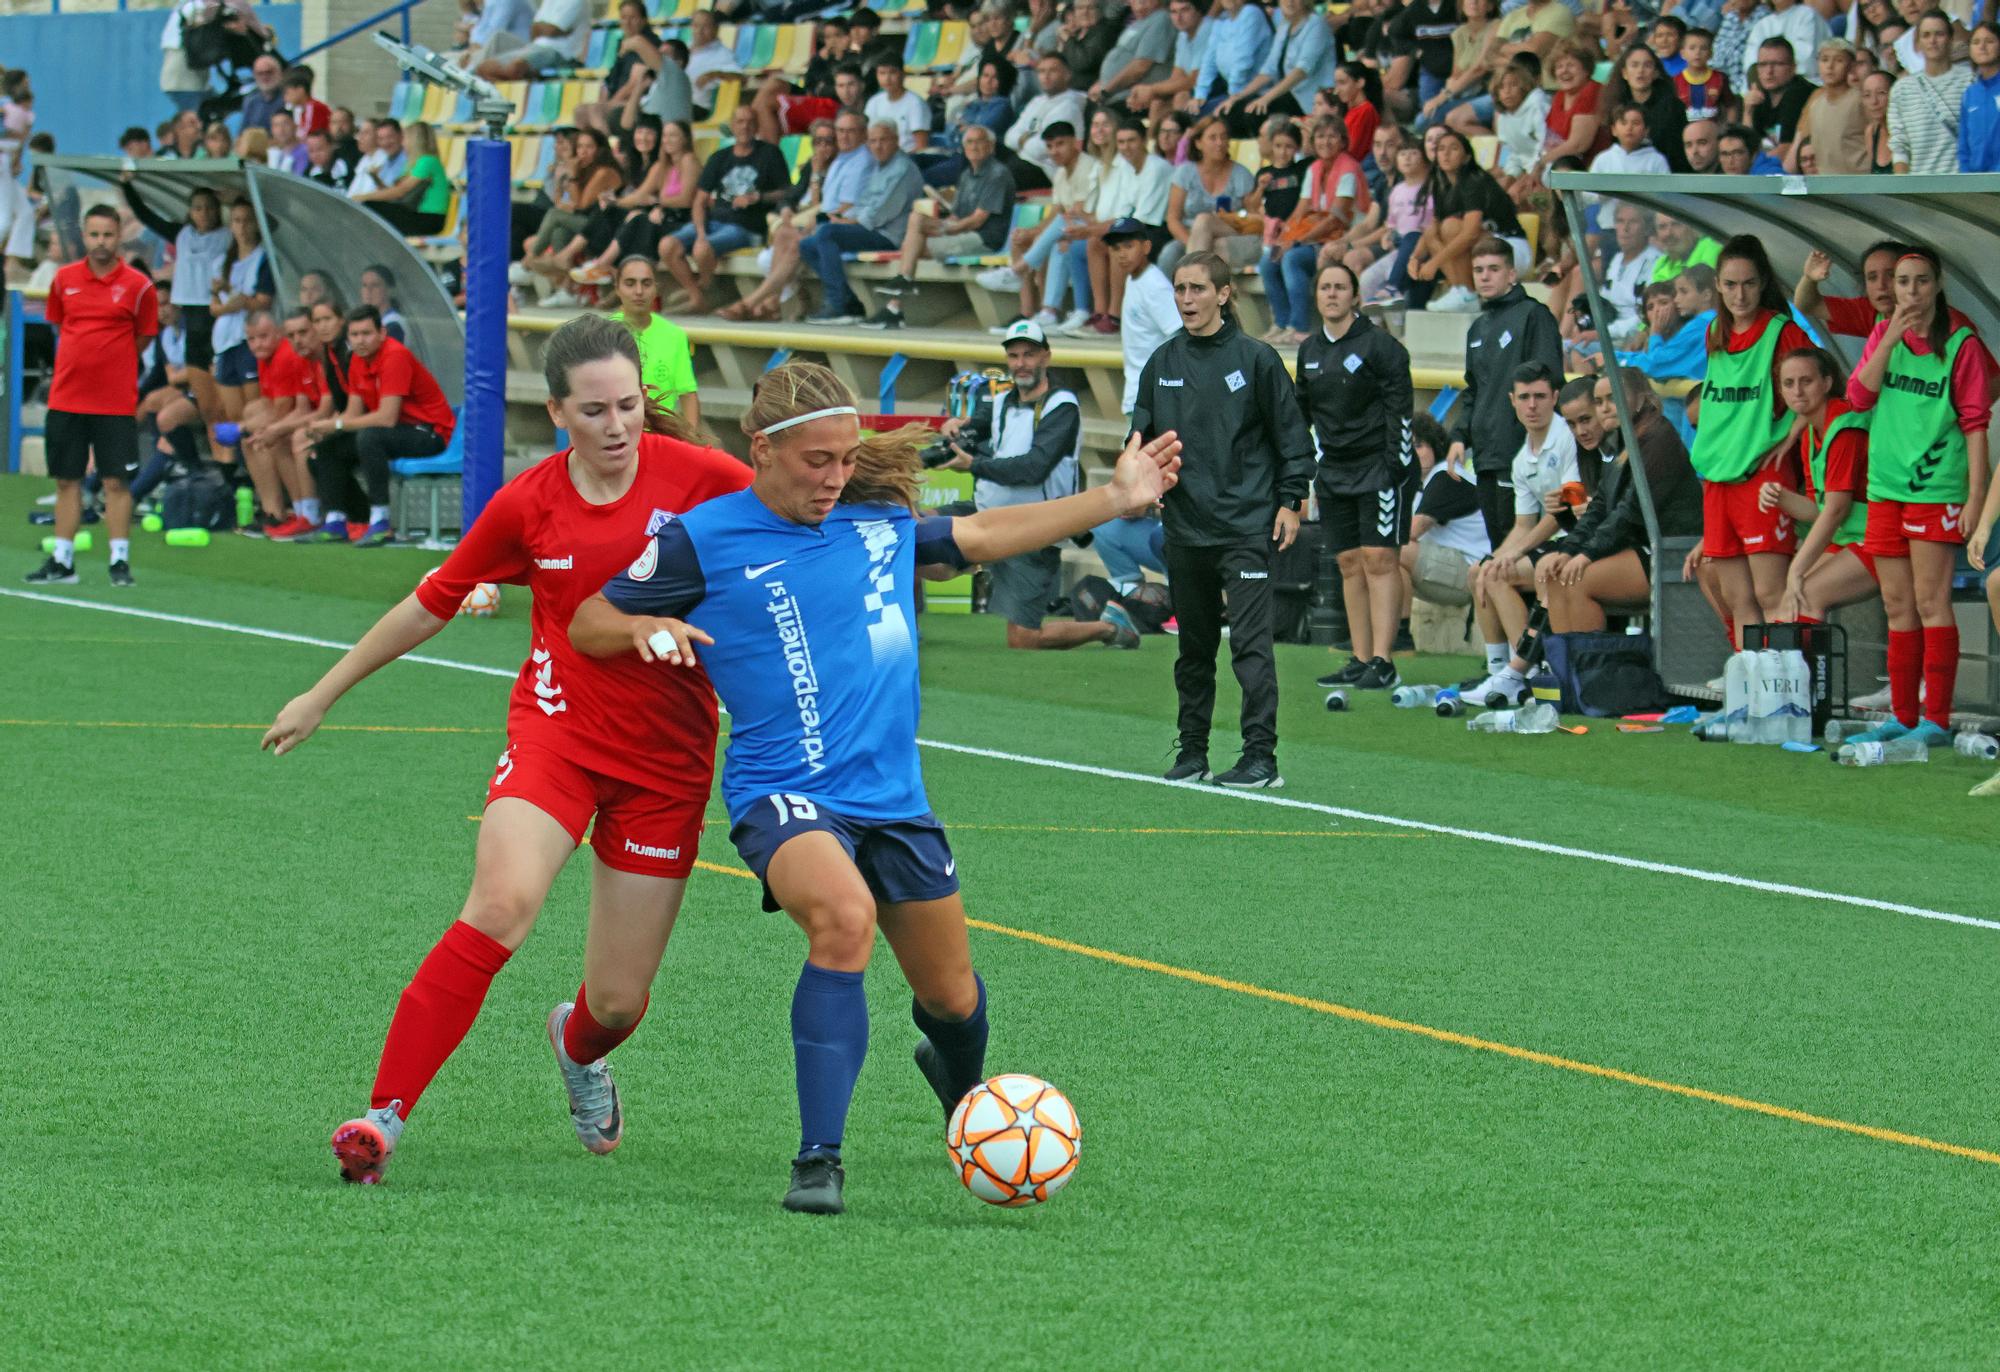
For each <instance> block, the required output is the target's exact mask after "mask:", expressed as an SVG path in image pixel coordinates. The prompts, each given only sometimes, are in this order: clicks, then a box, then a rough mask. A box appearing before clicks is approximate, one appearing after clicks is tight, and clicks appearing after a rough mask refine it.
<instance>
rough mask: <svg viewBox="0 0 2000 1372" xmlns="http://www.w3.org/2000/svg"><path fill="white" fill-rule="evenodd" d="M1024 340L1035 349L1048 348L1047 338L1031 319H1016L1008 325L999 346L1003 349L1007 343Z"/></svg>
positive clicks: (1040, 327) (1038, 325)
mask: <svg viewBox="0 0 2000 1372" xmlns="http://www.w3.org/2000/svg"><path fill="white" fill-rule="evenodd" d="M1024 338H1025V339H1026V340H1027V341H1028V342H1030V343H1033V344H1034V345H1035V346H1036V347H1040V348H1046V347H1048V346H1049V336H1048V335H1047V334H1046V333H1044V332H1042V326H1041V325H1040V324H1037V323H1036V322H1035V321H1034V320H1032V319H1017V320H1015V321H1014V322H1013V323H1012V324H1009V325H1008V326H1007V332H1006V333H1004V334H1002V335H1001V336H1000V346H1001V347H1003V348H1004V347H1006V346H1007V345H1008V344H1009V343H1018V342H1020V341H1021V340H1022V339H1024Z"/></svg>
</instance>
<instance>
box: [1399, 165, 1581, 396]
mask: <svg viewBox="0 0 2000 1372" xmlns="http://www.w3.org/2000/svg"><path fill="white" fill-rule="evenodd" d="M1432 131H1433V132H1434V133H1436V134H1437V135H1438V139H1437V155H1436V157H1435V158H1434V159H1433V161H1432V166H1433V168H1434V170H1433V171H1432V172H1431V194H1430V203H1431V210H1432V214H1433V216H1434V217H1433V219H1432V221H1431V225H1430V227H1429V228H1427V229H1425V230H1424V231H1423V233H1422V235H1421V236H1420V237H1419V238H1418V239H1417V246H1416V249H1415V250H1414V251H1413V252H1412V253H1411V254H1410V266H1409V273H1410V281H1411V298H1412V299H1413V300H1417V301H1418V302H1419V303H1422V302H1424V301H1428V302H1429V303H1428V304H1425V306H1424V307H1425V308H1426V309H1430V310H1436V311H1438V312H1440V313H1461V314H1464V313H1470V312H1472V311H1474V310H1476V309H1478V308H1480V300H1481V299H1483V298H1484V297H1483V296H1482V295H1480V294H1478V293H1477V292H1476V287H1477V284H1478V276H1479V273H1478V263H1477V253H1478V251H1479V249H1480V248H1481V247H1483V246H1484V244H1485V241H1486V240H1487V239H1489V238H1491V239H1493V240H1495V241H1497V242H1500V243H1502V244H1503V245H1504V246H1505V247H1506V248H1507V249H1508V250H1509V252H1510V253H1511V254H1512V256H1513V260H1514V268H1513V271H1525V270H1526V269H1527V267H1528V265H1529V264H1530V262H1531V261H1532V255H1531V253H1530V250H1529V247H1528V240H1527V239H1526V238H1524V237H1522V236H1521V221H1520V219H1519V218H1518V217H1516V215H1515V214H1514V207H1513V206H1512V205H1511V204H1510V203H1508V198H1507V192H1505V191H1503V190H1501V189H1500V185H1499V183H1498V182H1497V181H1495V180H1494V179H1493V178H1492V177H1491V176H1489V175H1487V174H1486V170H1485V169H1484V168H1483V167H1481V166H1480V165H1479V164H1478V163H1477V162H1475V161H1474V160H1473V157H1472V143H1471V140H1469V139H1467V138H1466V136H1465V135H1464V134H1462V133H1460V132H1459V131H1458V130H1457V129H1436V128H1434V129H1433V130H1432ZM1513 271H1510V272H1509V274H1508V281H1509V284H1510V285H1511V283H1512V280H1513ZM1439 286H1442V287H1444V288H1445V289H1444V290H1443V292H1442V294H1440V295H1438V296H1437V298H1435V299H1432V298H1431V293H1432V291H1433V290H1434V289H1435V288H1437V287H1439ZM1499 289H1500V290H1501V292H1502V293H1503V294H1504V293H1505V290H1506V288H1505V287H1502V288H1499ZM1544 313H1546V311H1544ZM1554 332H1555V330H1554V327H1553V324H1551V327H1550V334H1551V335H1552V336H1553V334H1554ZM1553 361H1554V365H1557V366H1560V365H1561V361H1562V353H1561V351H1560V348H1558V350H1557V352H1556V354H1555V357H1554V359H1553Z"/></svg>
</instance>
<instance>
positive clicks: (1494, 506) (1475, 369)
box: [1446, 238, 1563, 548]
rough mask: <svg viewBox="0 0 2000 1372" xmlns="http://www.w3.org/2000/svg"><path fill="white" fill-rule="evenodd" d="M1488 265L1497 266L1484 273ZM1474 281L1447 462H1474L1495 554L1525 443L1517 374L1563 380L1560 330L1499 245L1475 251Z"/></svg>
mask: <svg viewBox="0 0 2000 1372" xmlns="http://www.w3.org/2000/svg"><path fill="white" fill-rule="evenodd" d="M1489 248H1493V249H1494V251H1492V252H1489V251H1488V249H1489ZM1489 259H1492V260H1493V262H1494V265H1493V266H1490V267H1488V269H1487V270H1486V271H1481V270H1480V268H1481V264H1482V263H1484V262H1487V261H1488V260H1489ZM1496 267H1497V270H1496V269H1495V268H1496ZM1472 282H1473V287H1474V289H1475V290H1477V291H1479V293H1480V302H1479V317H1478V318H1477V319H1475V320H1473V321H1472V327H1471V329H1469V330H1468V331H1467V332H1466V335H1465V394H1463V395H1461V396H1460V397H1459V398H1458V406H1457V408H1456V409H1454V410H1453V412H1452V417H1451V428H1450V430H1449V433H1450V437H1451V449H1450V451H1449V452H1448V453H1447V454H1446V457H1447V459H1448V460H1451V461H1452V462H1453V464H1454V467H1456V463H1457V460H1458V459H1460V458H1463V457H1468V456H1469V457H1470V458H1471V459H1472V469H1473V471H1474V472H1475V473H1476V474H1477V476H1478V478H1479V513H1480V515H1481V516H1482V517H1484V519H1485V520H1486V533H1487V536H1488V537H1489V538H1491V539H1492V540H1493V546H1494V547H1496V548H1497V547H1499V546H1500V543H1501V540H1503V539H1505V538H1506V537H1507V535H1508V533H1510V532H1511V531H1512V530H1513V528H1514V454H1516V453H1518V452H1519V451H1520V450H1521V443H1522V441H1523V440H1524V439H1525V438H1526V437H1527V435H1526V434H1524V433H1523V432H1522V430H1521V421H1520V420H1518V419H1516V418H1515V417H1514V405H1513V402H1512V401H1511V400H1510V399H1509V392H1510V390H1511V388H1512V378H1513V375H1514V369H1515V368H1516V367H1518V366H1520V365H1521V364H1522V363H1524V362H1546V363H1547V364H1548V365H1549V368H1550V370H1552V371H1553V372H1554V373H1555V374H1556V376H1557V377H1561V376H1562V371H1563V364H1562V331H1561V330H1560V329H1558V328H1557V327H1556V317H1555V316H1554V315H1552V314H1550V313H1549V308H1548V306H1546V305H1544V304H1542V302H1541V301H1539V300H1532V299H1530V298H1529V296H1528V293H1527V292H1526V291H1524V290H1522V289H1521V286H1520V283H1519V281H1518V280H1517V279H1516V277H1515V273H1514V253H1513V249H1512V248H1510V247H1508V246H1507V244H1506V243H1504V242H1503V241H1501V240H1500V239H1497V238H1489V239H1485V240H1483V241H1482V242H1481V243H1480V244H1479V245H1478V246H1477V247H1475V248H1474V249H1473V250H1472ZM1489 290H1490V291H1491V292H1492V294H1490V295H1489V294H1487V292H1488V291H1489ZM1557 389H1558V390H1560V389H1561V385H1560V384H1558V386H1557Z"/></svg>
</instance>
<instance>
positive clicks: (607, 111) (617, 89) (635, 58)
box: [573, 0, 661, 134]
mask: <svg viewBox="0 0 2000 1372" xmlns="http://www.w3.org/2000/svg"><path fill="white" fill-rule="evenodd" d="M618 30H619V33H618V50H617V54H616V55H615V56H614V57H613V58H612V59H611V70H610V71H608V72H606V73H605V76H604V85H603V87H602V90H603V98H602V99H599V100H593V101H591V102H590V103H589V104H585V105H579V106H577V108H576V113H575V115H574V116H573V118H574V121H575V122H576V123H577V124H578V125H579V126H580V127H582V128H586V129H596V130H598V131H599V132H600V133H606V134H608V133H610V132H611V116H612V115H613V114H615V113H618V112H619V111H621V110H624V109H628V108H634V107H636V106H637V105H638V104H639V101H640V99H641V97H643V96H644V94H645V92H646V89H647V87H649V86H651V85H652V82H653V73H655V72H657V71H658V70H659V69H660V62H661V57H660V36H659V35H658V34H657V33H654V32H653V25H652V22H651V21H650V20H649V19H648V18H647V17H646V5H645V0H620V3H619V6H618Z"/></svg>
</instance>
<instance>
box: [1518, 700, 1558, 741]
mask: <svg viewBox="0 0 2000 1372" xmlns="http://www.w3.org/2000/svg"><path fill="white" fill-rule="evenodd" d="M1556 720H1557V715H1556V707H1555V706H1553V705H1551V704H1549V703H1548V702H1547V701H1546V700H1533V701H1530V702H1528V704H1526V705H1523V706H1522V707H1521V708H1520V709H1518V710H1516V711H1515V712H1514V732H1515V733H1517V734H1552V733H1554V732H1555V731H1556Z"/></svg>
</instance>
